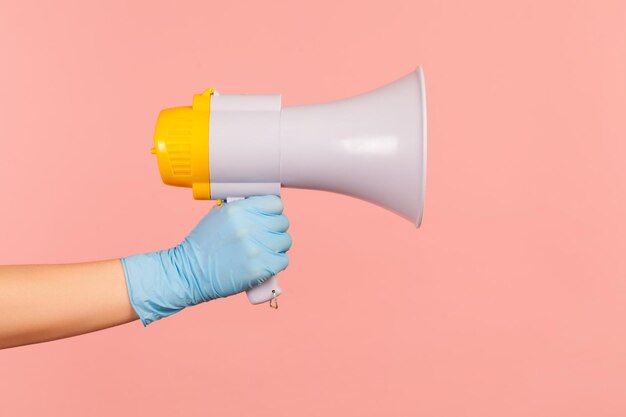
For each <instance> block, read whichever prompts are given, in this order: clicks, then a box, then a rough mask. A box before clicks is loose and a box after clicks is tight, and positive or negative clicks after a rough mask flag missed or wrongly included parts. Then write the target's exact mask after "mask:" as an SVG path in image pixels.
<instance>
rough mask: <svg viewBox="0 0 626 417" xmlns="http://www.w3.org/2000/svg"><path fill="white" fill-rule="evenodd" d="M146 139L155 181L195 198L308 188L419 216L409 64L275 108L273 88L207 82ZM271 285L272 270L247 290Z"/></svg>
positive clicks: (165, 114) (260, 293) (421, 92)
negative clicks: (229, 89)
mask: <svg viewBox="0 0 626 417" xmlns="http://www.w3.org/2000/svg"><path fill="white" fill-rule="evenodd" d="M154 142H155V147H154V148H153V149H152V153H154V154H156V155H157V160H158V164H159V169H160V172H161V177H162V179H163V181H164V182H165V183H166V184H170V185H176V186H186V187H191V188H192V190H193V196H194V198H196V199H206V200H210V199H213V200H224V201H227V202H228V201H230V200H233V199H237V198H245V197H248V196H253V195H265V194H275V195H280V190H281V187H293V188H305V189H316V190H325V191H331V192H336V193H341V194H346V195H349V196H352V197H356V198H359V199H362V200H366V201H369V202H371V203H374V204H377V205H379V206H382V207H385V208H387V209H389V210H391V211H393V212H395V213H397V214H399V215H400V216H402V217H404V218H406V219H408V220H410V221H411V222H413V223H414V224H415V225H416V226H418V227H419V225H420V224H421V220H422V210H423V203H424V191H425V179H426V99H425V89H424V77H423V72H422V70H421V68H419V67H418V68H417V70H416V71H414V72H412V73H410V74H408V75H406V76H405V77H403V78H401V79H399V80H397V81H395V82H392V83H391V84H388V85H386V86H384V87H382V88H379V89H376V90H373V91H371V92H368V93H365V94H361V95H358V96H355V97H351V98H348V99H344V100H338V101H334V102H330V103H325V104H313V105H302V106H288V107H282V105H281V97H280V95H240V94H219V93H217V92H215V91H214V90H213V89H209V90H207V91H205V92H204V93H203V94H199V95H196V96H194V102H193V106H191V107H177V108H173V109H167V110H163V111H162V112H161V114H160V115H159V119H158V122H157V127H156V132H155V138H154ZM281 293H282V290H281V288H280V287H279V286H278V280H277V279H276V277H275V276H274V277H272V278H270V279H268V280H267V281H265V282H264V283H262V284H261V285H259V286H256V287H254V288H252V289H250V290H248V291H247V295H248V299H249V300H250V302H251V303H253V304H259V303H263V302H267V301H271V300H273V299H275V298H276V297H277V296H279V295H280V294H281Z"/></svg>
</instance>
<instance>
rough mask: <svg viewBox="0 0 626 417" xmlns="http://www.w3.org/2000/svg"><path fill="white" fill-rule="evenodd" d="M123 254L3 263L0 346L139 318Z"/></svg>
mask: <svg viewBox="0 0 626 417" xmlns="http://www.w3.org/2000/svg"><path fill="white" fill-rule="evenodd" d="M138 318H139V317H138V316H137V314H136V313H135V310H134V309H133V307H132V306H131V304H130V301H129V299H128V291H127V290H126V283H125V278H124V270H123V269H122V264H121V262H120V260H119V259H111V260H105V261H97V262H84V263H75V264H58V265H6V266H0V348H7V347H13V346H20V345H27V344H31V343H39V342H46V341H49V340H55V339H61V338H64V337H69V336H75V335H78V334H82V333H89V332H93V331H96V330H100V329H104V328H107V327H112V326H117V325H119V324H123V323H128V322H130V321H133V320H137V319H138Z"/></svg>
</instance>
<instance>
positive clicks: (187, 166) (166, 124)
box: [150, 88, 215, 200]
mask: <svg viewBox="0 0 626 417" xmlns="http://www.w3.org/2000/svg"><path fill="white" fill-rule="evenodd" d="M214 92H215V90H214V89H213V88H209V89H208V90H206V91H205V92H204V93H202V94H196V95H194V96H193V105H192V106H188V107H174V108H171V109H165V110H163V111H161V113H160V114H159V118H158V120H157V124H156V129H155V132H154V148H152V149H151V150H150V152H151V153H152V154H155V155H156V157H157V162H158V164H159V171H160V172H161V179H162V180H163V182H164V183H165V184H168V185H174V186H177V187H191V189H192V191H193V198H195V199H196V200H210V199H211V180H210V177H209V119H210V116H211V96H212V95H213V93H214Z"/></svg>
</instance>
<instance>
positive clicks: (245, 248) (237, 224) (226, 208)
mask: <svg viewBox="0 0 626 417" xmlns="http://www.w3.org/2000/svg"><path fill="white" fill-rule="evenodd" d="M282 211H283V204H282V201H281V200H280V198H279V197H277V196H273V195H268V196H261V197H249V198H246V199H244V200H238V201H234V202H231V203H226V204H222V205H220V206H215V207H213V208H212V209H211V211H210V212H209V213H208V214H207V215H206V216H205V217H204V218H203V219H202V220H201V221H200V223H199V224H198V225H197V226H196V227H195V228H194V229H193V230H192V231H191V233H190V234H189V236H187V237H186V238H185V240H183V242H182V243H181V244H179V245H177V246H175V247H173V248H171V249H166V250H162V251H157V252H150V253H145V254H141V255H134V256H129V257H126V258H122V265H123V267H124V273H125V274H126V285H127V287H128V293H129V296H130V302H131V304H132V305H133V308H134V309H135V311H136V312H137V315H138V316H139V318H140V319H141V322H142V323H143V324H144V326H147V325H148V324H150V323H151V322H153V321H155V320H158V319H160V318H163V317H167V316H169V315H171V314H174V313H176V312H177V311H180V310H182V309H183V308H185V307H188V306H192V305H196V304H199V303H202V302H204V301H209V300H213V299H216V298H220V297H228V296H229V295H233V294H237V293H239V292H242V291H245V290H247V289H249V288H251V287H253V286H254V285H258V284H260V283H262V282H263V281H265V280H266V279H268V278H269V277H271V276H272V275H275V274H277V273H278V272H280V271H282V270H283V269H285V268H286V267H287V264H288V262H289V261H288V259H287V255H286V254H285V253H286V252H287V250H289V248H290V247H291V237H290V236H289V235H288V234H287V233H286V232H287V228H288V227H289V221H288V220H287V217H285V216H284V215H283V214H282Z"/></svg>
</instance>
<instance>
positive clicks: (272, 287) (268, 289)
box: [226, 197, 283, 308]
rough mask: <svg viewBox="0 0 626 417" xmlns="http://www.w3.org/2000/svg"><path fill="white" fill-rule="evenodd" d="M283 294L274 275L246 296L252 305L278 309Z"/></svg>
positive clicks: (228, 199)
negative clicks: (266, 304) (268, 304)
mask: <svg viewBox="0 0 626 417" xmlns="http://www.w3.org/2000/svg"><path fill="white" fill-rule="evenodd" d="M241 199H242V197H228V198H227V199H226V203H230V202H231V201H237V200H241ZM282 292H283V290H282V289H281V288H280V287H279V286H278V278H276V275H274V276H272V277H269V278H268V279H267V280H265V281H264V282H262V283H261V284H259V285H257V286H255V287H252V288H250V289H249V290H247V291H246V295H247V296H248V301H250V304H262V303H266V302H268V301H269V302H270V307H272V308H278V302H277V301H276V298H277V297H278V296H279V295H280V294H282Z"/></svg>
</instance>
